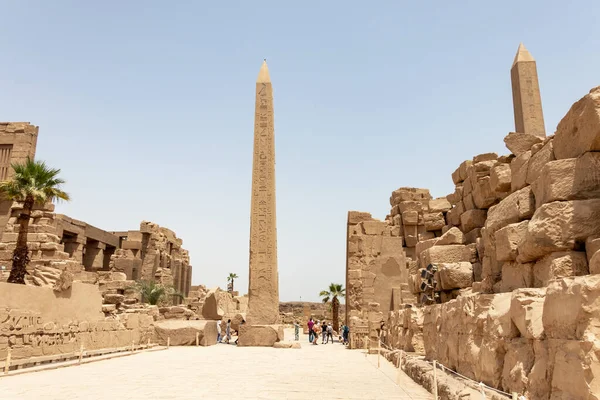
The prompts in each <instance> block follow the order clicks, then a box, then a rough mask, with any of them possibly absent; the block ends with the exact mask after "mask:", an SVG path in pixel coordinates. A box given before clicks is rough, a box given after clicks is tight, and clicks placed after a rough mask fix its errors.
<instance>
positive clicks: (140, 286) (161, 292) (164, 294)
mask: <svg viewBox="0 0 600 400" xmlns="http://www.w3.org/2000/svg"><path fill="white" fill-rule="evenodd" d="M133 288H134V289H136V290H137V291H138V292H139V293H140V294H141V296H142V303H148V304H150V305H153V306H155V305H157V304H158V303H159V302H165V301H168V299H169V298H170V297H173V296H175V297H179V298H183V297H184V296H183V295H182V294H181V293H180V292H178V291H177V290H175V288H174V287H173V286H171V285H163V284H160V283H158V282H156V281H151V280H148V281H147V280H139V281H137V282H136V283H135V286H134V287H133Z"/></svg>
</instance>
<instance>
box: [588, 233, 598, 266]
mask: <svg viewBox="0 0 600 400" xmlns="http://www.w3.org/2000/svg"><path fill="white" fill-rule="evenodd" d="M598 250H600V237H597V236H590V237H588V238H587V239H586V241H585V252H586V255H587V260H588V261H591V259H592V257H593V256H594V254H596V253H597V252H598Z"/></svg>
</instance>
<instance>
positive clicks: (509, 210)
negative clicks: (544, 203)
mask: <svg viewBox="0 0 600 400" xmlns="http://www.w3.org/2000/svg"><path fill="white" fill-rule="evenodd" d="M534 211H535V198H534V197H533V192H532V191H531V187H530V186H527V187H525V188H523V189H521V190H518V191H516V192H514V193H512V194H510V195H509V196H508V197H506V198H505V199H503V200H502V201H500V203H498V204H496V205H495V206H493V207H491V208H490V209H489V210H488V215H487V219H486V222H485V227H486V229H488V230H489V231H490V232H491V233H493V232H496V231H497V230H498V229H500V228H503V227H505V226H506V225H508V224H513V223H515V222H519V221H522V220H524V219H529V218H531V216H532V215H533V213H534Z"/></svg>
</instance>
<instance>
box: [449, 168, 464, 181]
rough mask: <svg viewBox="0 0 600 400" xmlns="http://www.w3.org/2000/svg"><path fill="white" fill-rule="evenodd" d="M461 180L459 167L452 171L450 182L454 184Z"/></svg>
mask: <svg viewBox="0 0 600 400" xmlns="http://www.w3.org/2000/svg"><path fill="white" fill-rule="evenodd" d="M462 181H463V180H462V179H461V178H460V167H458V168H456V170H455V171H454V172H453V173H452V182H454V184H455V185H456V184H459V183H460V182H462Z"/></svg>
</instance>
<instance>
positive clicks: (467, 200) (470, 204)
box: [463, 193, 475, 211]
mask: <svg viewBox="0 0 600 400" xmlns="http://www.w3.org/2000/svg"><path fill="white" fill-rule="evenodd" d="M463 204H464V205H465V211H469V210H474V209H475V200H474V199H473V193H467V194H465V197H463Z"/></svg>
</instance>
